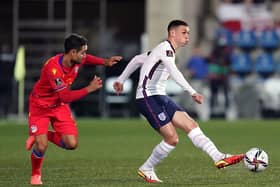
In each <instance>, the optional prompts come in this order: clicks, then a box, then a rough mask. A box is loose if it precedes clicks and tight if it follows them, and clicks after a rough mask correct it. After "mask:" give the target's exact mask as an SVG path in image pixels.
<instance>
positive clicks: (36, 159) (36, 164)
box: [30, 134, 48, 185]
mask: <svg viewBox="0 0 280 187" xmlns="http://www.w3.org/2000/svg"><path fill="white" fill-rule="evenodd" d="M47 147H48V138H47V135H46V134H42V135H38V136H35V146H34V148H33V150H32V152H31V156H30V159H31V166H32V173H31V179H30V184H32V185H41V184H43V183H42V181H41V175H42V166H43V161H44V154H45V152H46V150H47Z"/></svg>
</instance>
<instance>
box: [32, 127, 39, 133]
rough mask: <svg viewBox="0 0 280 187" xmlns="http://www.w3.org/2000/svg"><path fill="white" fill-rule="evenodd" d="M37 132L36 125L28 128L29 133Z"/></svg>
mask: <svg viewBox="0 0 280 187" xmlns="http://www.w3.org/2000/svg"><path fill="white" fill-rule="evenodd" d="M37 130H38V128H37V126H36V125H31V127H30V131H31V132H32V133H35V132H37Z"/></svg>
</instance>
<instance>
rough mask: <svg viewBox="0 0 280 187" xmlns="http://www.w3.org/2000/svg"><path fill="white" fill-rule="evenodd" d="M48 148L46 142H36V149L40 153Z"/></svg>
mask: <svg viewBox="0 0 280 187" xmlns="http://www.w3.org/2000/svg"><path fill="white" fill-rule="evenodd" d="M47 148H48V144H47V143H37V144H36V150H37V151H39V152H40V153H44V152H45V151H46V150H47Z"/></svg>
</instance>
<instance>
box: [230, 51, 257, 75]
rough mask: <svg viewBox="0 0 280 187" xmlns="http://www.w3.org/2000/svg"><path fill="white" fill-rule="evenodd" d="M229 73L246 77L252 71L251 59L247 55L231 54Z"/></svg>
mask: <svg viewBox="0 0 280 187" xmlns="http://www.w3.org/2000/svg"><path fill="white" fill-rule="evenodd" d="M230 67H231V71H233V72H234V73H236V74H238V75H247V74H248V73H251V72H252V70H253V66H252V62H251V58H250V56H249V55H248V53H233V54H232V55H231V64H230Z"/></svg>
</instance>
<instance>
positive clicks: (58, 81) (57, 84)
mask: <svg viewBox="0 0 280 187" xmlns="http://www.w3.org/2000/svg"><path fill="white" fill-rule="evenodd" d="M54 82H55V85H56V86H60V85H61V84H62V80H61V79H60V78H56V79H55V80H54Z"/></svg>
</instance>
